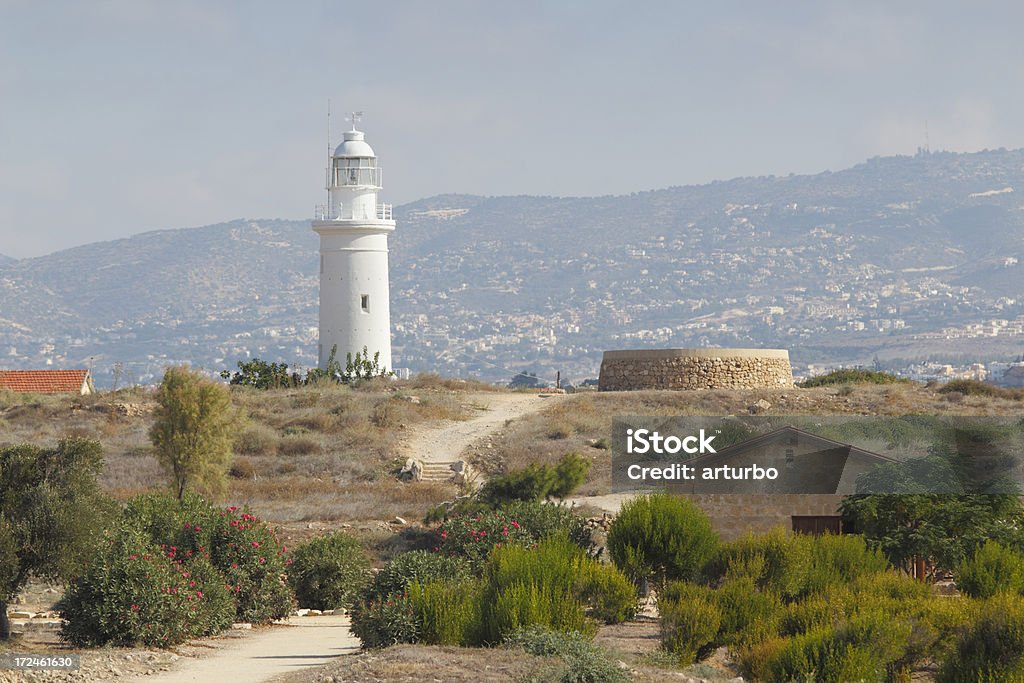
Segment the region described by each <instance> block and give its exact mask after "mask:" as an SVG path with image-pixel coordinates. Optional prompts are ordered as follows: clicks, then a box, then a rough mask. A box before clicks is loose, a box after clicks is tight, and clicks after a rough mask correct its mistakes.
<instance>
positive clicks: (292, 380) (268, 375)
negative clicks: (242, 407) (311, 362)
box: [220, 358, 302, 389]
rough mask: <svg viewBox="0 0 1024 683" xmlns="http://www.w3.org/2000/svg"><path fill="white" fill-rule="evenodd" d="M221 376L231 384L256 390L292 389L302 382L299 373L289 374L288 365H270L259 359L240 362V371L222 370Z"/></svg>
mask: <svg viewBox="0 0 1024 683" xmlns="http://www.w3.org/2000/svg"><path fill="white" fill-rule="evenodd" d="M220 376H221V377H223V378H224V379H226V380H228V381H229V383H230V384H234V385H240V386H246V387H254V388H256V389H280V388H282V387H291V386H295V385H297V384H300V383H301V382H302V378H301V377H300V376H299V373H297V372H293V373H291V374H289V373H288V364H287V363H268V362H267V361H265V360H260V359H259V358H253V359H252V360H249V361H244V362H243V361H238V371H237V372H235V373H234V374H232V373H231V371H230V370H221V371H220Z"/></svg>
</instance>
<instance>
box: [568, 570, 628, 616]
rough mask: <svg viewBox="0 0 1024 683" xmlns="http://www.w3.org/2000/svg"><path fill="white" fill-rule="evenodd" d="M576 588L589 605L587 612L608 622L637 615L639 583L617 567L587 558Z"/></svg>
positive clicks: (584, 601) (580, 571)
mask: <svg viewBox="0 0 1024 683" xmlns="http://www.w3.org/2000/svg"><path fill="white" fill-rule="evenodd" d="M576 585H577V587H576V592H577V594H578V595H579V597H580V599H581V600H583V603H584V604H586V605H587V606H588V610H587V614H588V615H589V616H591V617H593V618H594V619H597V620H598V621H601V622H604V623H606V624H621V623H622V622H624V621H627V620H629V619H632V618H633V617H634V616H636V610H637V594H636V586H634V585H633V582H632V581H630V580H629V578H627V577H626V575H625V574H623V573H622V572H621V571H619V570H618V569H617V568H616V567H614V566H612V565H607V564H600V563H598V562H592V561H588V560H585V561H584V562H583V563H582V566H581V567H580V570H579V575H578V577H577V584H576Z"/></svg>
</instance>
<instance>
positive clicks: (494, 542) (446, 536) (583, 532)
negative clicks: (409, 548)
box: [435, 501, 590, 568]
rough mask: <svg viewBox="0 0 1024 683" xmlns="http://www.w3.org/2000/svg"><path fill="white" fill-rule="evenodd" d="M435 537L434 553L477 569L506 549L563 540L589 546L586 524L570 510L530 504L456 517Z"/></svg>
mask: <svg viewBox="0 0 1024 683" xmlns="http://www.w3.org/2000/svg"><path fill="white" fill-rule="evenodd" d="M436 533H437V545H436V547H435V550H436V551H437V552H439V553H441V554H442V555H448V556H458V557H465V558H466V559H467V560H469V562H470V564H472V565H473V566H474V567H477V568H479V567H481V566H482V565H483V563H484V561H485V560H486V559H487V556H488V555H489V554H490V552H491V550H492V549H494V548H501V547H504V546H507V545H533V544H536V543H538V542H539V541H541V540H543V539H545V538H551V537H560V538H566V539H568V540H570V541H572V542H573V543H575V544H576V545H578V546H580V547H582V548H584V549H589V544H590V532H589V530H588V529H587V527H586V524H585V522H584V521H583V519H581V518H580V517H579V516H577V515H575V514H573V512H572V510H571V509H570V508H568V507H567V506H564V505H557V504H554V503H539V502H532V501H517V502H514V503H509V504H507V505H502V506H501V507H499V508H497V509H495V510H483V511H480V512H478V513H475V514H467V515H457V516H454V517H451V518H450V519H447V520H445V521H444V522H443V523H442V524H441V525H440V526H438V527H437V529H436Z"/></svg>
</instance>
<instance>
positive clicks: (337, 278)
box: [313, 115, 395, 370]
mask: <svg viewBox="0 0 1024 683" xmlns="http://www.w3.org/2000/svg"><path fill="white" fill-rule="evenodd" d="M355 123H356V117H355V116H354V115H353V121H352V130H349V131H345V139H344V140H343V141H342V143H341V144H340V145H338V147H337V149H335V150H334V154H333V155H332V156H331V165H330V167H329V168H328V169H327V191H328V204H327V205H326V206H324V207H318V209H317V216H316V218H315V219H314V220H313V230H314V231H316V232H317V234H319V235H320V344H319V352H318V355H319V358H320V367H321V368H322V369H326V367H327V359H328V357H329V356H330V353H331V348H332V347H333V346H335V345H337V347H338V350H337V354H336V359H337V360H338V362H339V363H341V365H342V367H344V366H345V358H346V355H347V354H349V353H351V354H352V355H353V356H355V354H356V353H357V352H362V350H363V348H364V347H365V348H366V350H367V352H368V353H369V355H370V358H371V359H372V358H373V354H375V353H378V352H379V353H380V358H379V363H380V366H381V367H382V368H386V369H387V370H391V369H392V366H391V306H390V291H389V287H388V233H390V232H392V231H393V230H394V229H395V221H394V220H392V217H391V205H390V204H381V203H379V202H378V201H377V192H378V191H380V189H381V187H382V186H381V169H380V167H379V166H378V165H377V157H376V155H374V153H373V149H372V148H371V147H370V145H368V144H366V141H365V140H364V139H363V137H364V136H363V133H362V132H361V131H358V130H356V128H355Z"/></svg>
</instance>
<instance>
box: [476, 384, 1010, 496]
mask: <svg viewBox="0 0 1024 683" xmlns="http://www.w3.org/2000/svg"><path fill="white" fill-rule="evenodd" d="M938 388H939V387H937V386H925V385H921V384H911V383H905V384H904V383H900V384H889V385H873V384H857V385H853V384H842V385H837V386H829V387H817V388H813V389H779V390H770V389H754V390H748V391H725V390H703V391H631V392H601V393H598V392H586V393H579V394H576V395H574V396H572V397H570V398H568V399H567V400H565V401H559V402H557V403H554V404H552V406H551V407H550V408H548V409H546V410H544V411H541V412H538V413H534V414H533V415H528V416H526V417H524V418H523V419H521V420H517V421H515V422H514V423H512V424H508V425H506V426H505V429H503V430H502V431H501V432H500V433H499V434H497V435H495V436H494V437H493V438H490V439H487V440H486V441H485V442H483V443H482V444H479V446H480V447H478V448H475V449H474V452H473V455H472V457H471V460H473V461H474V462H475V464H477V465H478V466H479V467H481V469H483V470H484V471H486V472H490V473H495V472H502V471H507V470H508V469H513V468H517V467H523V466H525V465H526V464H528V463H531V462H539V463H548V464H555V463H556V462H557V461H558V458H559V457H561V455H562V454H564V453H567V452H570V451H575V452H577V453H580V454H581V455H584V456H585V457H587V458H588V459H589V460H590V461H591V467H590V472H589V473H588V475H587V480H586V482H585V483H584V484H583V486H581V487H580V489H579V491H578V492H577V493H576V494H574V495H588V496H589V495H602V494H606V493H609V492H610V491H611V458H610V450H609V449H610V448H611V419H612V418H613V417H615V416H632V415H665V416H671V415H742V414H750V413H751V412H754V411H755V410H756V411H757V414H759V415H894V416H895V415H907V414H927V415H1008V416H1014V415H1020V414H1021V410H1022V408H1024V402H1022V401H1021V400H1020V399H1018V398H1013V397H1012V396H1013V394H1011V393H1007V395H1006V396H1004V397H999V396H975V395H964V394H962V393H957V392H950V393H941V392H939V391H938ZM761 400H764V401H767V402H768V403H769V404H771V407H770V408H767V409H764V408H754V407H753V406H754V404H755V403H757V402H758V401H761Z"/></svg>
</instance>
